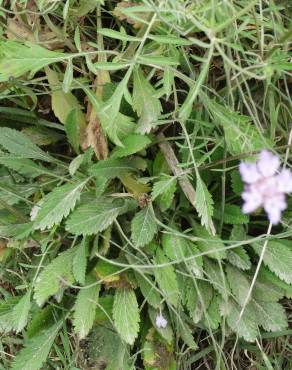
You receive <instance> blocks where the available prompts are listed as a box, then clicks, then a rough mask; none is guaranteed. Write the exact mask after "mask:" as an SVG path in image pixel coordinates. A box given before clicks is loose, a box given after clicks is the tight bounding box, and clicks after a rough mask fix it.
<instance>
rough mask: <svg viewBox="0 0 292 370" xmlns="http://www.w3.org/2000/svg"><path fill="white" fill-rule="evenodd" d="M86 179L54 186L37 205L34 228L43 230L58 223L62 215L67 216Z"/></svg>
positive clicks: (78, 197)
mask: <svg viewBox="0 0 292 370" xmlns="http://www.w3.org/2000/svg"><path fill="white" fill-rule="evenodd" d="M87 181H88V180H87V179H86V180H85V181H83V182H81V183H78V184H66V185H63V186H60V187H59V188H58V187H56V188H54V190H53V191H52V192H51V193H49V194H48V195H47V196H46V197H45V198H44V199H42V200H41V203H40V205H39V207H40V209H39V211H38V212H37V216H36V218H35V219H34V227H35V229H41V230H44V229H46V228H51V227H52V226H54V225H58V224H59V223H60V222H61V221H62V219H63V218H64V217H67V216H68V215H69V213H70V212H71V211H72V209H74V208H75V205H76V202H77V201H78V200H79V199H80V194H81V191H82V189H83V188H84V186H85V184H86V183H87Z"/></svg>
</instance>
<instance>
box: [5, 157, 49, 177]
mask: <svg viewBox="0 0 292 370" xmlns="http://www.w3.org/2000/svg"><path fill="white" fill-rule="evenodd" d="M0 164H2V165H3V166H5V167H7V168H9V169H11V170H13V171H16V172H17V173H20V174H21V175H23V176H26V177H30V178H31V179H33V178H34V177H37V176H40V175H43V174H45V173H47V170H46V169H45V168H43V167H41V166H40V165H39V164H37V163H35V162H33V161H32V160H31V159H27V158H22V157H21V156H19V155H12V154H6V153H0Z"/></svg>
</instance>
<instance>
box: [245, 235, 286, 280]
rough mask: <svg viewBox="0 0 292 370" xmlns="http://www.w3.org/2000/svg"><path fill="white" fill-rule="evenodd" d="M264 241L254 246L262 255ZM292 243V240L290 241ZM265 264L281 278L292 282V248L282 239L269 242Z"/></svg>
mask: <svg viewBox="0 0 292 370" xmlns="http://www.w3.org/2000/svg"><path fill="white" fill-rule="evenodd" d="M262 243H263V242H256V243H253V244H252V246H253V248H254V250H255V252H256V253H257V254H258V255H260V253H261V251H262ZM289 243H291V242H289ZM264 264H265V265H266V266H268V267H269V269H270V270H271V271H273V272H274V273H275V274H276V275H277V276H278V277H279V278H280V279H282V280H284V281H285V282H286V283H288V284H292V248H291V247H290V248H289V246H287V245H286V244H284V243H283V242H281V241H280V240H279V241H277V240H271V241H269V242H268V244H267V248H266V252H265V254H264Z"/></svg>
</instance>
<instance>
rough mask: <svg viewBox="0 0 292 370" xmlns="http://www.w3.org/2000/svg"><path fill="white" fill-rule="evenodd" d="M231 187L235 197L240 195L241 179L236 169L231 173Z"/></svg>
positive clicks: (241, 188)
mask: <svg viewBox="0 0 292 370" xmlns="http://www.w3.org/2000/svg"><path fill="white" fill-rule="evenodd" d="M231 185H232V190H233V191H234V193H235V194H236V195H241V193H242V192H243V189H244V186H243V181H242V179H241V176H240V173H239V171H238V170H237V169H236V170H234V171H232V172H231Z"/></svg>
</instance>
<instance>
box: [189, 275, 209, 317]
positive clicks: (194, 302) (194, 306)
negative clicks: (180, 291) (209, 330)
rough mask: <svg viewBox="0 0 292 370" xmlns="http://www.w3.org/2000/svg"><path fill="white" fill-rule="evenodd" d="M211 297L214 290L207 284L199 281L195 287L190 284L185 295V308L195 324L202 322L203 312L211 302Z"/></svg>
mask: <svg viewBox="0 0 292 370" xmlns="http://www.w3.org/2000/svg"><path fill="white" fill-rule="evenodd" d="M213 295H214V290H213V288H212V285H211V284H209V283H208V282H206V281H204V280H201V281H199V282H198V283H197V285H196V286H195V285H194V284H193V283H192V284H191V288H190V289H189V290H188V294H187V308H188V311H189V313H190V317H191V318H192V320H193V322H194V323H195V324H197V323H198V322H199V321H200V320H202V318H203V315H204V312H206V310H208V307H209V305H210V303H211V301H212V297H213Z"/></svg>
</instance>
